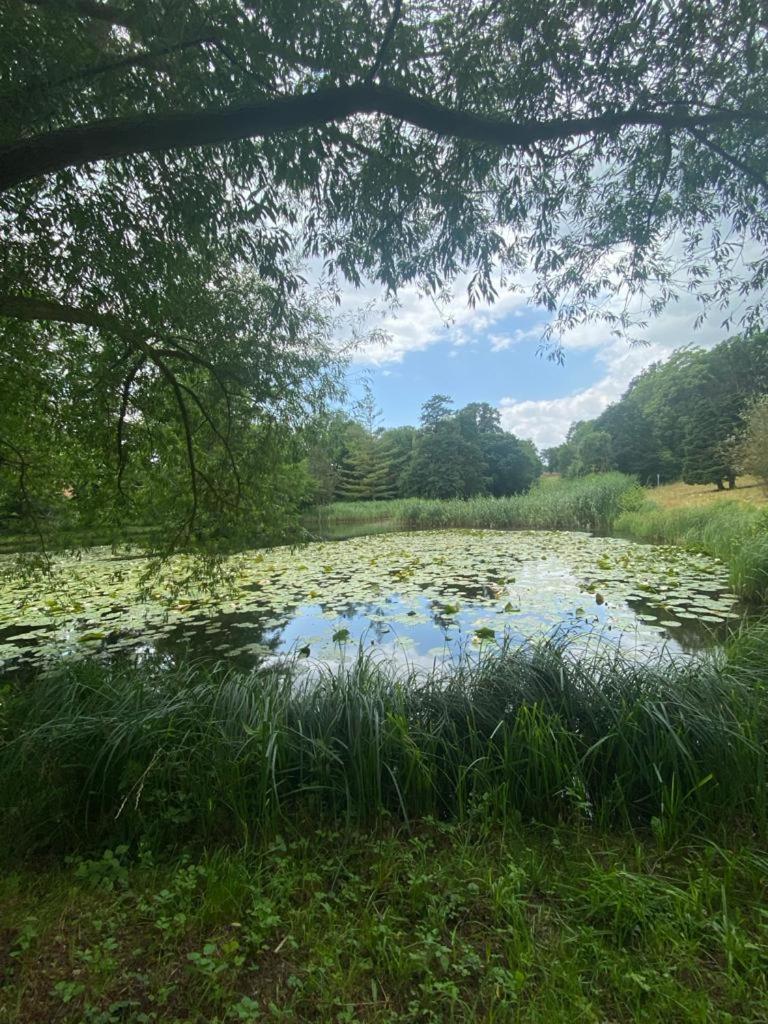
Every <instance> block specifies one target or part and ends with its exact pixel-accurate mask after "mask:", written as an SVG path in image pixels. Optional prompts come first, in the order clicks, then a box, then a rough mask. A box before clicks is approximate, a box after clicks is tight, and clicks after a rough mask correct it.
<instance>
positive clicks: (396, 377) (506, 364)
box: [342, 288, 736, 448]
mask: <svg viewBox="0 0 768 1024" xmlns="http://www.w3.org/2000/svg"><path fill="white" fill-rule="evenodd" d="M398 298H399V308H396V309H392V308H389V307H387V306H385V304H384V303H383V302H380V301H379V300H377V298H376V294H375V289H371V288H363V289H359V290H355V289H346V290H345V291H344V293H343V302H342V305H343V307H344V308H346V310H347V311H350V312H351V311H352V310H354V309H355V308H356V307H360V306H362V305H364V304H367V303H368V302H370V301H371V300H373V302H374V308H373V310H371V311H370V312H369V313H368V315H367V316H366V319H365V323H364V326H365V327H366V328H367V329H368V330H376V332H377V333H378V332H379V331H381V332H383V334H385V335H386V336H387V340H386V341H385V342H380V341H378V340H377V341H374V342H373V343H372V344H367V345H362V346H361V347H360V348H358V349H357V350H356V351H355V352H354V354H353V357H352V365H351V367H350V371H349V381H350V387H351V391H352V393H353V394H354V393H355V392H356V391H357V392H358V393H359V392H360V389H361V381H362V380H363V378H364V377H365V376H367V377H368V379H369V380H370V381H371V385H372V387H373V392H374V395H375V397H376V400H377V403H378V405H379V406H380V407H381V409H382V411H383V419H382V426H384V427H394V426H400V425H402V424H406V423H410V424H414V425H416V424H418V420H419V413H420V408H421V405H422V403H423V402H425V401H426V400H427V399H428V398H429V397H430V396H431V395H433V394H435V393H438V392H439V393H442V394H447V395H450V396H451V397H452V398H453V400H454V402H455V406H456V407H457V408H460V407H461V406H462V405H466V404H467V403H468V402H488V403H489V404H491V405H493V406H495V407H496V408H498V409H499V411H500V413H501V419H502V424H503V426H504V428H505V429H506V430H510V431H512V432H513V433H515V434H517V435H518V436H519V437H526V438H530V439H531V440H532V441H533V442H534V443H535V444H536V445H537V446H538V447H539V448H545V447H549V446H550V445H555V444H559V443H560V442H561V441H563V440H564V439H565V435H566V432H567V430H568V427H569V426H570V424H571V423H572V422H574V421H575V420H580V419H591V418H593V417H595V416H597V415H599V413H600V412H602V411H603V409H605V408H606V407H607V406H608V405H609V404H610V403H611V402H613V401H615V400H616V399H618V398H619V397H620V396H621V394H622V393H623V392H624V390H625V389H626V387H627V385H628V384H629V382H630V380H631V379H632V378H633V377H634V376H636V374H637V373H639V372H640V370H642V369H643V367H645V366H648V365H649V364H650V363H652V362H654V361H656V360H659V359H664V358H667V357H668V356H669V355H670V353H671V352H673V351H674V350H675V349H676V348H679V347H681V346H683V345H686V344H695V345H701V346H703V347H706V348H709V347H711V346H712V345H715V344H717V343H718V342H719V341H722V340H723V339H724V338H725V337H726V336H727V333H728V332H726V331H725V330H724V329H723V327H722V326H721V321H722V315H720V316H717V315H714V316H712V317H711V318H710V320H709V321H707V322H706V323H705V324H704V325H703V326H700V327H699V328H698V329H695V327H694V322H695V319H696V316H697V313H698V312H700V307H698V305H697V303H696V300H695V299H694V298H693V297H692V296H687V295H686V296H683V297H682V298H681V299H680V300H679V301H678V302H677V303H675V304H673V305H671V306H669V307H667V309H666V310H665V311H664V312H662V314H661V315H660V316H658V317H657V318H656V319H654V320H652V321H650V322H649V324H648V326H647V328H646V329H645V331H644V332H643V336H644V339H645V340H646V341H647V342H648V344H647V345H645V346H632V345H630V344H629V342H627V341H626V340H623V339H617V338H615V337H613V336H612V335H611V334H610V332H609V330H608V328H607V327H606V325H605V324H601V323H599V322H592V323H587V324H584V325H581V326H580V327H578V328H576V329H574V330H572V331H570V332H569V333H567V334H566V335H565V336H564V337H563V339H562V344H563V349H564V357H565V359H564V363H563V365H560V364H559V363H557V362H555V361H553V360H551V359H549V358H547V355H546V353H542V352H541V351H540V348H541V346H540V339H541V337H542V332H543V330H544V328H545V327H546V324H547V314H546V313H545V311H543V310H541V309H537V308H535V307H533V306H531V305H530V304H529V303H528V300H527V297H526V295H525V294H524V293H521V292H509V293H505V294H503V295H501V296H500V297H499V298H498V299H497V301H496V302H495V304H494V305H493V306H490V307H489V306H482V307H475V308H470V307H469V306H468V305H467V302H466V297H465V293H462V291H461V289H460V288H459V289H457V291H456V294H455V295H454V297H453V299H452V300H450V301H449V302H448V303H446V304H444V305H442V306H441V307H439V308H438V307H437V306H436V305H435V304H434V302H433V301H432V300H431V299H429V298H425V297H422V296H420V295H419V294H418V292H417V291H416V289H415V288H406V289H403V290H402V291H401V292H400V294H399V297H398ZM730 333H736V332H735V330H733V329H732V330H731V331H730Z"/></svg>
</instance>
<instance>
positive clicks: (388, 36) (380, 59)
mask: <svg viewBox="0 0 768 1024" xmlns="http://www.w3.org/2000/svg"><path fill="white" fill-rule="evenodd" d="M402 9H403V2H402V0H395V5H394V7H393V8H392V14H391V15H390V17H389V21H388V22H387V27H386V28H385V29H384V35H383V37H382V40H381V45H380V46H379V49H378V52H377V54H376V58H375V60H374V62H373V65H372V66H371V70H370V71H369V72H368V74H367V75H366V76H365V80H366V82H368V83H371V82H373V81H374V80H375V78H376V75H378V73H379V72H380V71H381V69H382V67H383V65H384V61H385V60H386V57H387V50H388V49H389V47H390V44H391V42H392V39H393V37H394V34H395V29H396V28H397V23H398V21H399V20H400V14H401V12H402Z"/></svg>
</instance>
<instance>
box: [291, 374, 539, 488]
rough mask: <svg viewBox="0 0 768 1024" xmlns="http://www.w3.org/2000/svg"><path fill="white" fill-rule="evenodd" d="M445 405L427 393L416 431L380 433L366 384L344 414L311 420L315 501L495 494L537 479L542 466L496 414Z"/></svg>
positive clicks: (477, 406) (483, 406)
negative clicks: (427, 399) (455, 408)
mask: <svg viewBox="0 0 768 1024" xmlns="http://www.w3.org/2000/svg"><path fill="white" fill-rule="evenodd" d="M452 405H453V403H452V400H451V399H450V398H449V397H448V396H447V395H433V396H432V398H430V399H429V401H427V402H425V403H424V405H423V406H422V414H421V420H420V425H419V427H413V426H405V427H395V428H393V429H391V430H384V429H382V428H381V427H380V425H379V423H380V419H381V412H380V410H379V409H378V408H377V407H376V403H375V400H374V397H373V394H372V392H371V389H370V386H368V385H366V387H365V389H364V395H363V398H362V399H361V400H360V401H359V402H357V403H356V405H355V407H354V408H353V410H352V414H351V415H350V414H348V413H345V412H334V413H331V414H330V415H326V416H324V417H322V418H321V419H318V420H316V422H315V423H314V425H313V428H312V431H311V435H312V444H311V449H310V453H309V460H308V465H309V472H310V475H311V477H312V479H313V481H314V487H315V499H316V501H317V502H318V503H319V504H324V503H328V502H332V501H381V500H383V499H388V498H409V497H420V498H468V497H472V496H475V495H481V494H490V495H495V496H497V497H500V496H503V495H508V494H518V493H520V492H521V491H525V490H527V489H528V488H529V487H530V486H531V484H532V483H533V482H534V481H535V480H536V479H538V477H539V476H540V475H541V471H542V463H541V460H540V458H539V456H538V453H537V452H536V448H535V447H534V445H533V442H531V441H525V440H521V439H520V438H518V437H516V436H515V435H514V434H511V433H509V432H507V431H505V430H504V429H503V428H502V426H501V419H500V416H499V412H498V410H497V409H494V408H493V406H491V405H488V404H487V403H485V402H472V403H470V404H469V405H466V406H464V407H463V408H462V409H459V410H454V409H453V408H452Z"/></svg>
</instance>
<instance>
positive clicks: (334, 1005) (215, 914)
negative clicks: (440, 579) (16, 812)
mask: <svg viewBox="0 0 768 1024" xmlns="http://www.w3.org/2000/svg"><path fill="white" fill-rule="evenodd" d="M766 877H768V862H767V861H766V856H765V851H764V848H762V847H761V845H760V844H758V843H756V842H755V841H754V840H753V839H751V838H750V837H749V836H748V835H744V834H739V835H736V836H733V837H732V839H731V841H730V842H721V843H719V844H718V843H714V842H711V841H710V842H707V843H678V844H677V845H676V846H675V847H674V849H671V850H668V851H665V850H663V849H662V848H660V847H659V845H658V844H657V843H656V842H654V841H643V840H642V839H640V838H637V837H631V836H627V837H624V838H621V837H616V836H611V837H605V836H603V837H595V836H594V835H590V834H589V833H588V832H585V831H583V830H574V829H572V828H565V827H562V826H561V827H558V828H555V829H549V828H539V829H526V830H525V831H523V832H520V831H518V830H514V829H507V830H506V831H504V832H502V831H500V830H497V829H496V830H494V829H492V830H486V829H480V828H478V827H476V826H471V825H455V824H447V823H437V822H427V823H424V824H422V825H421V826H420V827H419V828H418V829H415V830H413V831H411V832H405V831H403V830H399V831H397V830H394V829H392V828H382V829H380V830H378V831H376V832H373V833H372V832H369V831H368V830H366V831H364V832H357V831H354V830H352V831H343V832H335V831H333V830H327V829H326V830H321V829H314V830H312V831H311V832H309V831H308V832H305V834H304V835H303V836H302V835H300V834H299V831H298V829H294V830H292V831H291V832H288V833H285V834H283V835H282V836H281V837H280V838H277V839H275V841H274V842H272V843H271V844H267V845H265V846H263V847H262V848H260V849H258V850H252V851H250V852H243V851H240V852H235V851H228V850H225V849H218V850H215V851H212V852H208V853H204V852H198V853H196V854H191V855H187V856H185V857H183V858H175V859H172V860H162V859H161V860H158V859H156V858H155V857H153V856H152V855H151V854H150V852H149V850H148V849H147V848H146V847H144V848H141V849H129V850H126V849H124V848H118V849H117V850H113V851H108V852H107V853H104V854H101V853H100V854H98V855H92V856H88V857H84V858H78V859H75V860H74V861H73V862H71V863H70V864H69V865H67V866H62V867H60V868H55V869H49V870H47V871H35V870H32V869H30V868H24V869H21V870H20V871H19V872H18V873H15V874H13V875H10V876H6V877H5V878H3V879H0V908H2V928H1V929H0V970H2V972H3V984H2V985H0V1020H2V1021H4V1022H5V1021H8V1022H11V1021H13V1022H19V1024H21V1022H23V1024H50V1022H58V1024H229V1022H236V1021H239V1022H244V1021H245V1022H250V1024H257V1022H259V1024H263V1022H279V1021H282V1022H297V1021H313V1022H319V1024H330V1022H334V1024H335V1022H341V1024H344V1022H347V1024H349V1022H355V1021H362V1022H366V1024H368V1022H370V1024H417V1022H421V1024H423V1022H426V1024H444V1022H455V1024H477V1022H480V1024H512V1022H515V1024H571V1022H573V1021H578V1022H589V1024H600V1022H607V1021H611V1022H617V1024H618V1022H621V1024H624V1022H627V1024H628V1022H630V1021H642V1022H643V1024H676V1022H698V1024H705V1022H706V1024H712V1022H719V1024H726V1022H735V1021H739V1024H758V1022H764V1021H765V1020H766V1019H768V986H767V985H766V956H767V946H766V924H765V913H764V903H765V898H766V895H768V894H767V893H766Z"/></svg>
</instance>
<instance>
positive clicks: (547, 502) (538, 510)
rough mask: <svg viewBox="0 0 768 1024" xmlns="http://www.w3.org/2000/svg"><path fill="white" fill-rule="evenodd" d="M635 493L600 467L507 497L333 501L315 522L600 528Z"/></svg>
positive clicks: (635, 499)
mask: <svg viewBox="0 0 768 1024" xmlns="http://www.w3.org/2000/svg"><path fill="white" fill-rule="evenodd" d="M641 496H642V490H641V489H640V487H639V486H638V485H637V484H636V483H635V482H634V481H633V480H632V479H631V478H630V477H627V476H624V475H623V474H622V473H602V474H596V475H594V476H589V477H581V478H579V479H575V480H559V479H558V480H551V479H547V480H543V481H540V482H539V483H538V484H536V485H535V486H534V487H532V488H531V490H530V491H528V492H527V493H526V494H517V495H513V496H511V497H508V498H492V497H485V496H483V497H477V498H468V499H459V498H457V499H449V500H442V499H440V500H434V501H431V500H429V499H425V498H400V499H396V500H393V501H370V502H337V503H335V504H333V505H328V506H326V507H324V508H321V509H318V511H317V520H316V522H317V524H318V526H319V527H320V528H321V529H322V527H323V526H324V525H326V526H334V525H337V524H342V523H343V524H354V523H364V522H381V521H382V520H390V521H393V522H396V523H398V524H399V525H401V526H402V527H403V529H440V528H442V527H476V528H481V529H497V530H508V529H541V530H596V531H606V530H608V529H610V526H611V524H612V522H613V521H614V519H615V518H616V516H617V515H619V514H620V512H621V511H623V510H624V509H626V508H628V507H629V508H631V507H635V506H637V505H638V504H639V503H640V501H641Z"/></svg>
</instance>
